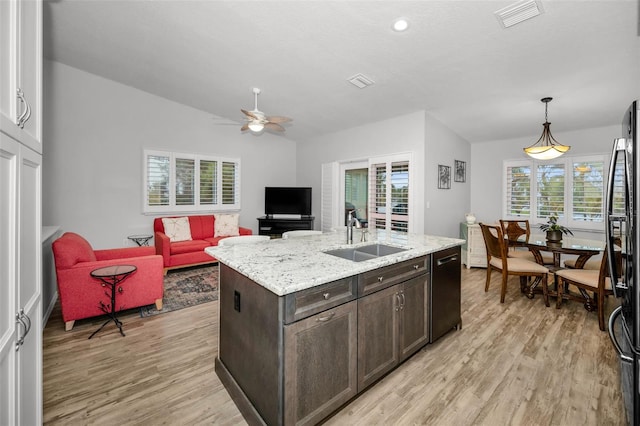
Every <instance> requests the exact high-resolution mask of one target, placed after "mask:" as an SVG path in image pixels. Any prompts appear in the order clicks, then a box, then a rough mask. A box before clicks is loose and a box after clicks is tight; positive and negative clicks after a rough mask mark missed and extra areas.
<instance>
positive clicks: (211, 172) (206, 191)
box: [200, 160, 218, 204]
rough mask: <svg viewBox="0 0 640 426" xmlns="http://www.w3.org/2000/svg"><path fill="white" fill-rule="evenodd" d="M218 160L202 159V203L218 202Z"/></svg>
mask: <svg viewBox="0 0 640 426" xmlns="http://www.w3.org/2000/svg"><path fill="white" fill-rule="evenodd" d="M217 182H218V162H217V161H211V160H201V161H200V204H216V203H217V202H218V186H217Z"/></svg>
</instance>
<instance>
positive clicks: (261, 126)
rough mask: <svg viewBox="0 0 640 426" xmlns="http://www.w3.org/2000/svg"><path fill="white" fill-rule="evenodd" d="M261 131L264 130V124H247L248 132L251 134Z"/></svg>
mask: <svg viewBox="0 0 640 426" xmlns="http://www.w3.org/2000/svg"><path fill="white" fill-rule="evenodd" d="M262 129H264V124H262V123H260V122H257V123H255V122H254V123H249V130H251V131H252V132H255V133H258V132H261V131H262Z"/></svg>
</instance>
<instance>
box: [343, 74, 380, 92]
mask: <svg viewBox="0 0 640 426" xmlns="http://www.w3.org/2000/svg"><path fill="white" fill-rule="evenodd" d="M347 81H348V82H349V83H351V84H353V85H354V86H356V87H357V88H358V89H364V88H365V87H369V86H371V85H372V84H373V83H375V82H374V81H373V80H371V79H370V78H368V77H365V76H364V75H362V74H356V75H354V76H353V77H350V78H349V79H347Z"/></svg>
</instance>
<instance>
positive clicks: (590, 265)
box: [564, 237, 622, 271]
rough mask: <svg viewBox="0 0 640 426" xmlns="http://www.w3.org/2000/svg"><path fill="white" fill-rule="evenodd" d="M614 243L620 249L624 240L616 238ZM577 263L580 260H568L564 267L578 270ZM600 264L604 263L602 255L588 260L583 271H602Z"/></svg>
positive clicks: (583, 266)
mask: <svg viewBox="0 0 640 426" xmlns="http://www.w3.org/2000/svg"><path fill="white" fill-rule="evenodd" d="M613 242H614V243H615V245H617V246H618V247H620V246H621V245H622V239H621V238H619V237H615V238H614V240H613ZM577 261H578V259H567V260H565V261H564V267H565V268H569V269H576V262H577ZM600 263H602V255H598V256H593V257H592V258H590V259H589V260H587V261H586V262H585V264H584V265H582V269H592V270H595V271H599V270H600Z"/></svg>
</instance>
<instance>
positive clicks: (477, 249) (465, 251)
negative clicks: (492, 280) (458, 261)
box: [460, 222, 487, 269]
mask: <svg viewBox="0 0 640 426" xmlns="http://www.w3.org/2000/svg"><path fill="white" fill-rule="evenodd" d="M460 238H461V239H463V240H465V241H466V242H465V243H464V245H463V246H462V263H464V264H465V265H466V266H467V269H469V268H471V267H472V266H478V267H480V268H486V267H487V249H486V247H485V245H484V238H482V229H480V225H478V224H475V223H474V224H473V225H470V224H468V223H466V222H462V223H460Z"/></svg>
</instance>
